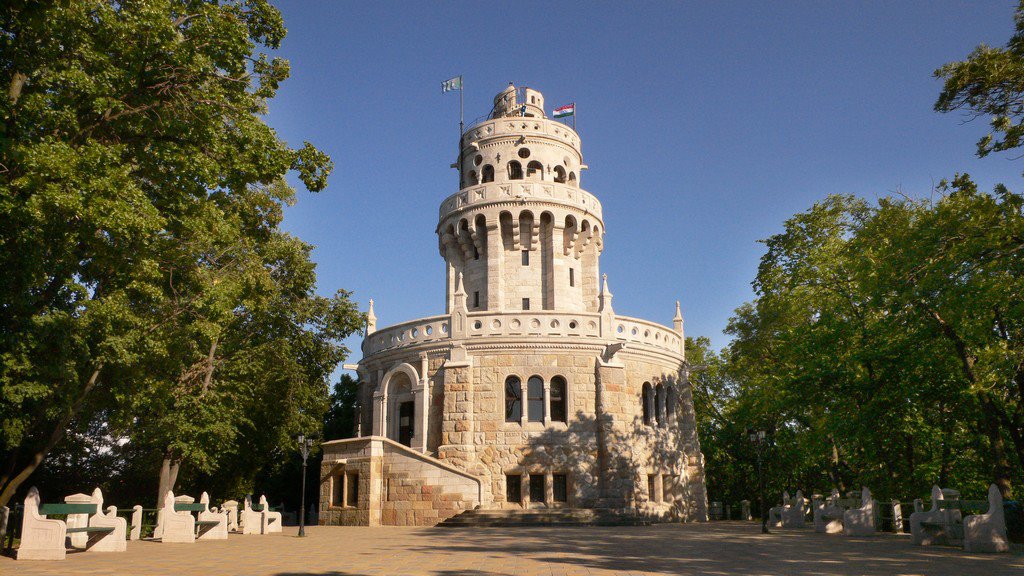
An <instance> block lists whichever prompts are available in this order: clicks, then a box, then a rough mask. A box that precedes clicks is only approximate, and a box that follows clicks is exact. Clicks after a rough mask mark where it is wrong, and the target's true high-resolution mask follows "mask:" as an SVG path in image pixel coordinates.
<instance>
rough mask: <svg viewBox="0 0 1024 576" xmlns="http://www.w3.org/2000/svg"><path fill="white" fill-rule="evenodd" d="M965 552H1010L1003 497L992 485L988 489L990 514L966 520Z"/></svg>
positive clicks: (978, 515)
mask: <svg viewBox="0 0 1024 576" xmlns="http://www.w3.org/2000/svg"><path fill="white" fill-rule="evenodd" d="M964 551H966V552H1009V551H1010V541H1009V539H1007V537H1006V516H1005V511H1004V510H1003V495H1002V494H1001V493H1000V492H999V488H998V487H997V486H996V485H995V484H992V485H991V486H989V487H988V512H986V513H984V514H975V515H972V516H967V517H966V518H964Z"/></svg>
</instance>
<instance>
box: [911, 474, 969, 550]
mask: <svg viewBox="0 0 1024 576" xmlns="http://www.w3.org/2000/svg"><path fill="white" fill-rule="evenodd" d="M943 500H945V494H943V490H942V489H941V488H939V487H938V486H932V507H931V509H930V510H924V506H922V504H921V500H920V499H917V500H914V513H913V514H911V515H910V536H911V542H912V543H913V544H915V545H917V546H932V545H935V544H947V545H949V544H954V545H955V544H958V543H959V542H960V540H961V539H962V538H963V521H962V517H961V512H960V509H959V508H945V507H943V506H942V501H943Z"/></svg>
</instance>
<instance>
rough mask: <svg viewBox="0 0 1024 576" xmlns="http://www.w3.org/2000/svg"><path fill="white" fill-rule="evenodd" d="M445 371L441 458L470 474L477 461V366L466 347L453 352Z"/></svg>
mask: <svg viewBox="0 0 1024 576" xmlns="http://www.w3.org/2000/svg"><path fill="white" fill-rule="evenodd" d="M441 369H442V370H443V371H444V375H443V386H444V411H443V412H442V420H441V445H440V446H439V447H438V449H437V454H438V458H440V459H441V460H444V461H446V462H448V463H450V464H452V465H453V466H457V467H459V468H462V469H463V470H469V466H470V464H471V463H472V462H473V461H474V460H475V450H474V447H473V430H472V423H473V394H472V393H473V362H472V358H471V357H470V356H469V355H468V354H467V353H466V349H465V348H463V347H462V346H456V347H454V348H452V350H451V352H450V354H449V358H448V360H445V362H444V365H443V366H442V367H441Z"/></svg>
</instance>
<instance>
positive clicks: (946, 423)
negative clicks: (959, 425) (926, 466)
mask: <svg viewBox="0 0 1024 576" xmlns="http://www.w3.org/2000/svg"><path fill="white" fill-rule="evenodd" d="M939 414H942V456H941V458H942V459H941V461H940V462H939V486H949V472H950V469H949V468H950V467H951V466H952V455H953V447H952V436H953V425H952V424H953V422H952V417H951V415H950V414H949V411H948V410H946V407H945V406H940V407H939Z"/></svg>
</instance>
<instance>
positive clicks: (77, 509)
mask: <svg viewBox="0 0 1024 576" xmlns="http://www.w3.org/2000/svg"><path fill="white" fill-rule="evenodd" d="M98 509H99V506H97V505H96V504H40V505H39V513H40V514H42V515H43V516H50V515H53V514H95V513H96V512H97V511H98Z"/></svg>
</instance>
